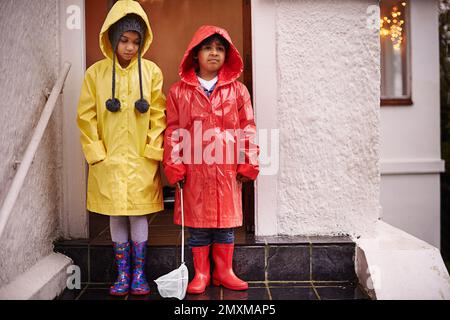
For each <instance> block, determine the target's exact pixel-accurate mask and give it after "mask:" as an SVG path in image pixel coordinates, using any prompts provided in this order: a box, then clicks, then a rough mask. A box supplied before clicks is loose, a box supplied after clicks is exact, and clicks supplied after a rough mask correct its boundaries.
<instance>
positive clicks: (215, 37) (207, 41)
mask: <svg viewBox="0 0 450 320" xmlns="http://www.w3.org/2000/svg"><path fill="white" fill-rule="evenodd" d="M215 41H217V42H219V43H220V44H221V45H223V46H224V47H225V53H228V49H229V48H230V43H229V42H228V41H227V39H225V38H224V37H223V36H221V35H220V34H218V33H214V34H213V35H211V36H209V37H208V38H206V39H204V40H203V41H202V42H200V43H199V44H198V45H196V46H195V47H194V49H192V56H193V57H196V56H197V54H198V52H199V51H200V49H201V47H202V46H205V45H208V44H211V43H213V42H215Z"/></svg>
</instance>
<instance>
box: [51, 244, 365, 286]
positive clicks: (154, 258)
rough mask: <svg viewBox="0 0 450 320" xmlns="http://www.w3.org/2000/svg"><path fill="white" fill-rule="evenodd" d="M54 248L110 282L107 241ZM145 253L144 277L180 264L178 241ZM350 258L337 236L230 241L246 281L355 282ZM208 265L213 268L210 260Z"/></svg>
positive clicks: (93, 277)
mask: <svg viewBox="0 0 450 320" xmlns="http://www.w3.org/2000/svg"><path fill="white" fill-rule="evenodd" d="M55 251H57V252H61V253H63V254H66V255H67V256H69V257H70V258H72V259H73V260H74V263H75V264H76V265H78V266H80V269H81V281H82V282H89V283H98V282H112V281H113V280H114V278H115V274H116V269H115V268H116V267H115V264H114V260H113V259H114V255H113V250H112V244H103V245H93V244H89V243H88V242H84V244H83V242H82V241H74V242H73V243H71V242H69V241H61V242H58V243H55ZM147 252H148V253H147V267H146V273H147V277H148V278H149V279H152V280H153V279H156V278H158V277H159V276H161V275H163V274H166V273H168V272H170V271H172V270H174V269H176V268H178V267H179V265H180V247H179V246H149V247H148V251H147ZM185 260H186V265H187V267H188V270H189V275H190V278H191V279H192V277H193V275H194V269H193V261H192V254H191V251H190V250H189V248H188V247H187V246H186V247H185ZM354 260H355V244H354V243H353V242H350V241H346V242H345V241H342V239H341V240H339V241H330V242H328V243H325V242H323V241H322V242H319V243H318V242H309V243H298V244H294V243H290V244H289V245H285V244H283V245H279V244H270V243H268V244H262V243H259V244H258V243H253V244H252V245H250V243H248V244H247V245H236V246H235V252H234V259H233V268H234V271H235V273H236V274H237V275H238V276H239V277H242V278H243V279H245V280H247V281H347V282H356V279H357V278H356V274H355V267H354V263H355V262H354ZM211 261H212V259H211ZM211 269H212V270H213V269H214V263H213V262H211Z"/></svg>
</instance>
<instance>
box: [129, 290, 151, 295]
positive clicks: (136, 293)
mask: <svg viewBox="0 0 450 320" xmlns="http://www.w3.org/2000/svg"><path fill="white" fill-rule="evenodd" d="M149 293H150V290H149V291H139V292H135V291H131V294H132V295H133V296H145V295H147V294H149Z"/></svg>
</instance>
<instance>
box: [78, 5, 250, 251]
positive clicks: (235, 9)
mask: <svg viewBox="0 0 450 320" xmlns="http://www.w3.org/2000/svg"><path fill="white" fill-rule="evenodd" d="M114 2H115V1H114V0H86V4H85V15H86V67H89V66H91V65H92V64H93V63H95V62H96V61H98V60H101V59H103V58H104V56H103V55H102V53H101V51H100V48H99V44H98V35H99V33H100V29H101V27H102V24H103V22H104V20H105V18H106V15H107V13H108V11H109V9H110V8H111V6H112V5H113V4H114ZM139 2H140V3H141V5H142V7H143V8H144V10H145V11H146V13H147V15H148V17H149V20H150V25H151V27H152V31H153V35H154V39H153V43H152V45H151V47H150V50H149V51H148V52H147V53H146V54H145V58H147V59H150V60H152V61H154V62H155V63H156V64H157V65H158V66H159V67H160V68H161V70H162V72H163V74H164V88H163V90H164V93H165V94H166V95H167V93H168V91H169V88H170V86H171V85H172V84H173V83H175V82H176V81H178V80H179V76H178V65H179V63H180V61H181V58H182V56H183V54H184V50H185V49H186V47H187V45H188V43H189V41H190V40H191V37H192V35H193V34H194V32H195V31H196V30H197V28H198V27H199V26H201V25H204V24H212V25H218V26H221V27H223V28H225V29H226V30H227V31H228V32H229V33H230V36H231V38H232V39H233V42H234V44H235V46H236V47H237V49H238V50H239V52H240V53H241V55H242V57H243V60H244V73H243V75H241V77H240V78H239V80H240V81H242V82H243V83H244V84H245V85H246V86H247V88H248V90H249V91H250V94H251V95H252V91H253V90H252V89H253V88H252V61H251V56H252V54H251V50H252V49H251V16H250V14H251V10H250V0H227V1H222V0H207V1H206V0H164V1H145V0H144V1H139ZM162 178H163V184H164V202H165V208H166V210H165V211H164V212H161V213H158V214H157V215H155V216H154V217H150V219H149V220H150V221H149V222H150V228H152V223H153V224H158V223H159V224H158V226H160V227H163V226H164V227H165V231H168V232H169V231H170V230H171V229H172V228H173V227H175V226H171V221H170V217H169V216H171V214H172V213H171V211H172V210H173V193H174V186H171V185H169V183H168V182H167V179H166V178H165V177H164V174H163V173H162ZM242 189H243V191H242V202H243V203H242V208H243V218H244V221H243V227H242V228H240V229H239V230H238V232H237V233H236V235H237V237H236V240H237V241H239V239H240V238H242V237H244V238H245V235H246V234H247V233H254V229H255V227H254V225H255V223H254V214H255V213H254V183H253V182H249V183H245V184H244V186H243V188H242ZM152 216H153V215H152ZM107 227H108V217H107V216H101V215H97V214H91V215H90V216H89V235H90V236H89V237H90V239H93V238H96V237H98V236H99V235H101V234H103V236H107V234H105V233H107V232H105V230H106V229H105V228H107ZM175 229H176V227H175ZM169 233H170V232H169ZM149 236H150V239H149V240H150V241H149V242H150V244H151V242H152V240H151V236H152V232H150V233H149Z"/></svg>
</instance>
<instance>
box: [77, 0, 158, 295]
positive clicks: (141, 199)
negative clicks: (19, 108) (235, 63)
mask: <svg viewBox="0 0 450 320" xmlns="http://www.w3.org/2000/svg"><path fill="white" fill-rule="evenodd" d="M152 38H153V35H152V31H151V29H150V24H149V21H148V17H147V15H146V13H145V11H144V10H143V9H142V7H141V6H140V5H139V3H138V2H136V1H132V0H121V1H118V2H116V4H115V5H114V6H113V7H112V8H111V10H110V12H109V13H108V16H107V17H106V20H105V22H104V24H103V27H102V29H101V33H100V39H99V40H100V48H101V50H102V52H103V54H104V55H105V59H103V60H101V61H98V62H97V63H95V64H94V65H92V66H91V67H90V68H89V69H88V70H87V71H86V74H85V78H84V83H83V86H82V89H81V95H80V100H79V104H78V117H77V122H78V126H79V128H80V131H81V144H82V148H83V152H84V155H85V158H86V160H87V162H88V163H89V178H88V190H87V208H88V210H89V211H92V212H96V213H100V214H104V215H108V216H110V227H111V238H112V241H113V242H114V254H115V261H116V265H117V267H118V277H117V280H116V282H115V283H114V284H113V285H112V286H111V289H110V294H112V295H126V294H128V292H129V291H131V294H148V293H149V286H148V283H147V280H146V278H145V272H144V264H145V255H146V247H147V240H148V222H147V215H148V214H150V213H153V212H157V211H161V210H163V209H164V206H163V197H162V183H161V176H160V172H159V162H160V161H161V160H162V157H163V149H162V145H163V132H164V129H165V128H166V117H165V97H164V94H163V93H162V85H163V77H162V73H161V70H160V69H159V68H158V66H157V65H156V64H155V63H153V62H152V61H149V60H146V59H143V58H142V56H143V55H144V54H145V52H146V51H147V50H148V48H149V46H150V43H151V42H152ZM128 221H129V222H130V229H131V240H132V241H131V243H130V242H129V237H128ZM130 251H131V252H130ZM130 271H131V272H130ZM130 275H131V281H130Z"/></svg>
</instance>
